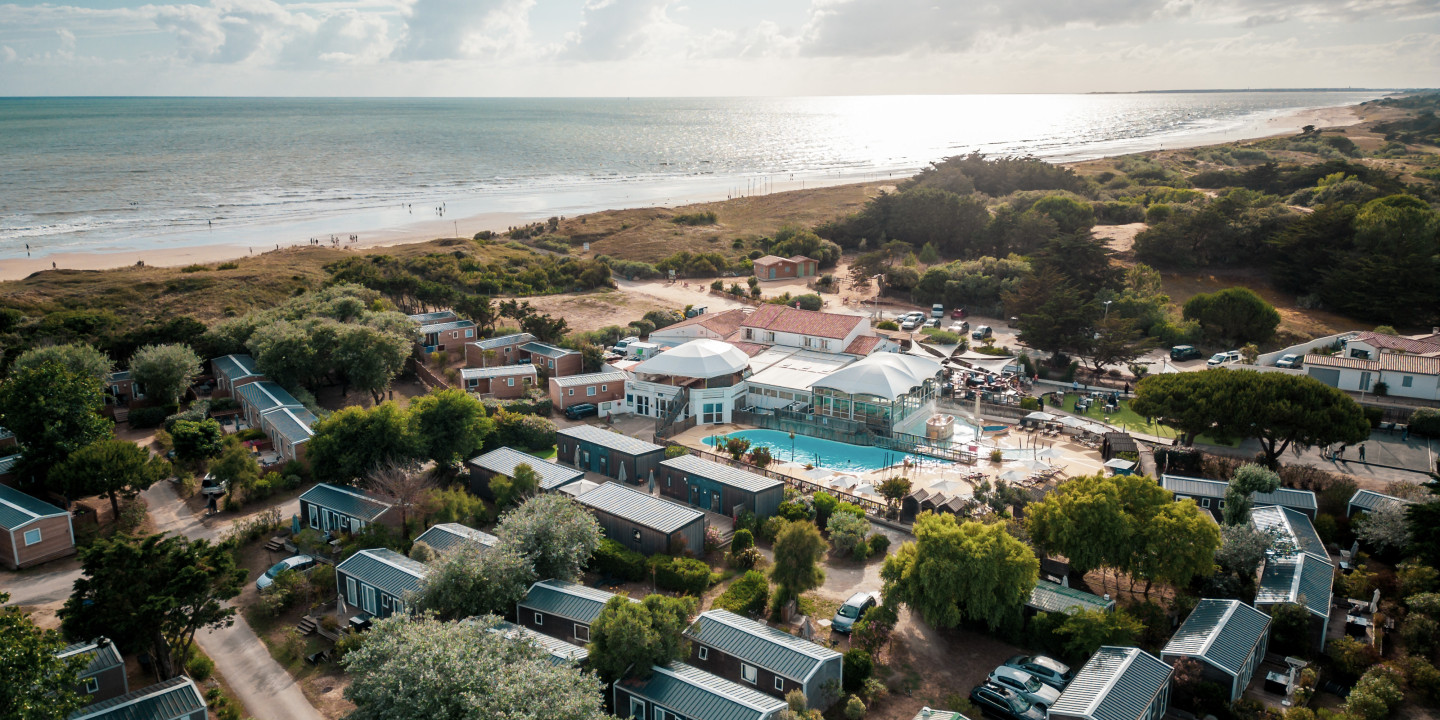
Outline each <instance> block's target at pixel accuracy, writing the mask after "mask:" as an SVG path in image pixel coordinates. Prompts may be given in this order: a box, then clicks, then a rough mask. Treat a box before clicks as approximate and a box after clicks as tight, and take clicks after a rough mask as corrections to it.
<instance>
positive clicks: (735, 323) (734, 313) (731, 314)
mask: <svg viewBox="0 0 1440 720" xmlns="http://www.w3.org/2000/svg"><path fill="white" fill-rule="evenodd" d="M744 320H745V310H744V309H743V308H735V309H734V310H726V311H724V312H718V313H703V314H700V315H696V316H695V317H692V318H685V319H684V320H681V321H680V322H678V323H675V324H674V325H666V326H665V327H663V328H660V330H657V331H656V332H661V331H664V330H673V329H675V328H682V327H689V326H691V325H699V326H701V327H703V328H705V329H707V330H710V331H711V332H714V333H716V334H718V335H719V336H720V337H722V338H723V337H725V336H726V335H729V334H730V333H733V332H735V331H736V330H738V329H739V328H740V324H741V322H743V321H744Z"/></svg>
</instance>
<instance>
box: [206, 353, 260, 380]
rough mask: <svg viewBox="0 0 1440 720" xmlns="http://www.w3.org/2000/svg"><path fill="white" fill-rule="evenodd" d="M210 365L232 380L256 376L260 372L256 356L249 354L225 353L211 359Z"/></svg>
mask: <svg viewBox="0 0 1440 720" xmlns="http://www.w3.org/2000/svg"><path fill="white" fill-rule="evenodd" d="M210 367H212V368H214V370H215V372H217V373H219V374H221V375H224V376H225V377H227V378H229V379H231V380H239V379H241V378H247V377H254V376H256V375H259V374H260V370H259V369H258V368H256V367H255V358H253V357H250V356H249V355H225V356H224V357H218V358H215V359H214V360H211V361H210Z"/></svg>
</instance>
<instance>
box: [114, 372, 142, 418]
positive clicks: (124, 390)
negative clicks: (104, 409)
mask: <svg viewBox="0 0 1440 720" xmlns="http://www.w3.org/2000/svg"><path fill="white" fill-rule="evenodd" d="M144 399H145V389H144V388H143V387H141V386H138V385H136V384H135V379H134V378H133V377H131V376H130V371H129V370H116V371H115V372H112V373H110V377H108V378H106V379H105V404H106V405H110V406H112V407H115V408H117V409H121V408H129V407H130V403H133V402H136V401H139V400H144Z"/></svg>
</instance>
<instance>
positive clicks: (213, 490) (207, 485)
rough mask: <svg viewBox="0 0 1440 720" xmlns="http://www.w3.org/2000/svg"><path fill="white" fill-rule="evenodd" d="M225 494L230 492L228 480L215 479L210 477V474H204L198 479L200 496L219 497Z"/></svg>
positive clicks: (212, 476)
mask: <svg viewBox="0 0 1440 720" xmlns="http://www.w3.org/2000/svg"><path fill="white" fill-rule="evenodd" d="M227 492H230V481H229V480H219V479H216V478H215V476H214V475H211V474H210V473H205V477H203V478H200V494H201V495H215V496H220V495H224V494H225V493H227Z"/></svg>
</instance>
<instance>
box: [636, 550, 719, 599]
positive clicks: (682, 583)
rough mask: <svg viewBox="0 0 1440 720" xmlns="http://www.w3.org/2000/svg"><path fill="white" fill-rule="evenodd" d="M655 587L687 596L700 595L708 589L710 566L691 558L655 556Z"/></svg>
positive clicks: (653, 561)
mask: <svg viewBox="0 0 1440 720" xmlns="http://www.w3.org/2000/svg"><path fill="white" fill-rule="evenodd" d="M650 562H651V564H653V565H654V567H655V586H656V587H658V588H660V589H661V590H672V591H674V592H680V593H685V594H687V595H697V596H698V595H701V594H703V593H704V592H705V590H706V589H708V588H709V587H710V566H709V565H706V564H705V563H703V562H701V561H699V560H694V559H691V558H681V557H669V556H663V555H661V556H656V557H654V558H652V559H651V560H650Z"/></svg>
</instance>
